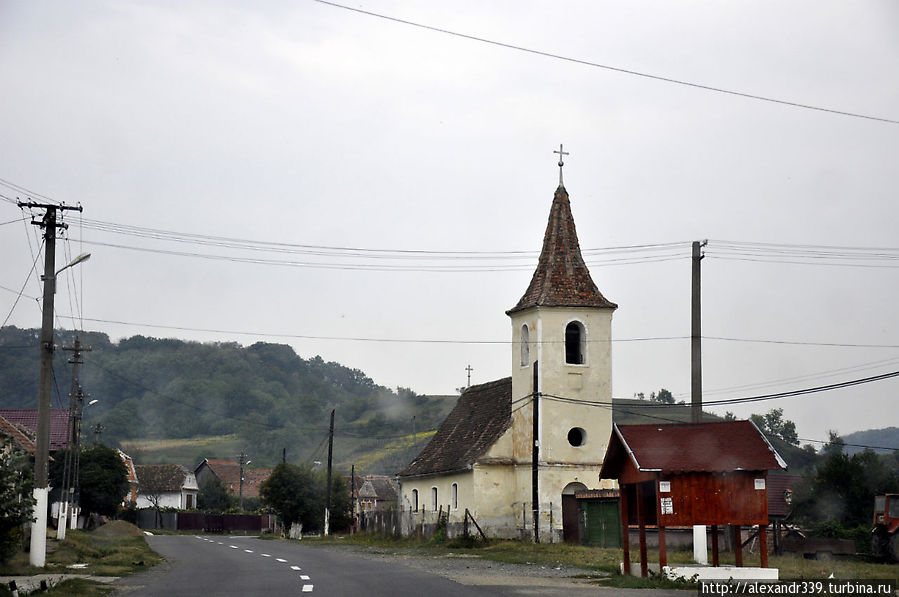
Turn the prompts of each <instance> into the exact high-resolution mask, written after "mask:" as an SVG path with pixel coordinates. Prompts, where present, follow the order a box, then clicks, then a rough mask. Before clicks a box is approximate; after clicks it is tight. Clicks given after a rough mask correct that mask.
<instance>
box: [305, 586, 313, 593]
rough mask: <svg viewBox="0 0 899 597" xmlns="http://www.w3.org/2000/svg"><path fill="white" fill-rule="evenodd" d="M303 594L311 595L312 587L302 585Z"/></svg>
mask: <svg viewBox="0 0 899 597" xmlns="http://www.w3.org/2000/svg"><path fill="white" fill-rule="evenodd" d="M303 592H304V593H311V592H312V585H303Z"/></svg>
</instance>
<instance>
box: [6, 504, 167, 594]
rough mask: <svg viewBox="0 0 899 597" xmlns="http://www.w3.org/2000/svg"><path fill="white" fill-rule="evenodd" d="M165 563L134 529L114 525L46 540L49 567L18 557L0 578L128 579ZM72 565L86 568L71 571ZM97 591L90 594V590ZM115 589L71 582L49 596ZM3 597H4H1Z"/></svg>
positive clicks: (123, 523) (123, 525) (128, 525)
mask: <svg viewBox="0 0 899 597" xmlns="http://www.w3.org/2000/svg"><path fill="white" fill-rule="evenodd" d="M160 562H162V558H161V557H160V556H159V555H157V554H156V553H155V552H153V551H152V550H151V549H150V547H149V546H148V545H147V542H146V541H145V540H144V535H143V533H142V532H141V531H140V529H138V528H137V527H135V526H134V525H131V524H129V523H127V522H122V521H114V522H110V523H107V524H105V525H103V526H102V527H99V528H97V529H95V530H92V531H81V530H74V531H68V532H67V533H66V538H65V539H64V540H62V541H57V540H56V539H55V538H49V537H48V540H47V563H46V566H45V567H43V568H35V567H33V566H31V565H30V564H29V562H28V554H26V553H24V552H22V553H18V554H16V555H15V556H14V557H13V558H11V559H10V560H9V561H8V562H6V563H4V564H0V576H31V575H35V574H88V575H92V576H127V575H129V574H133V573H134V572H139V571H142V570H146V569H147V568H148V567H151V566H155V565H156V564H158V563H160ZM73 564H85V566H79V567H78V568H69V566H71V565H73ZM89 586H90V587H96V588H92V589H90V592H89V591H88V590H87V587H89ZM111 590H112V587H109V586H108V585H103V584H102V583H98V582H94V581H89V580H84V579H72V580H70V581H66V582H64V583H60V584H59V585H57V586H56V587H53V589H51V590H50V591H49V592H48V593H46V594H50V595H88V596H90V595H105V594H107V593H108V592H110V591H111ZM0 595H2V593H0Z"/></svg>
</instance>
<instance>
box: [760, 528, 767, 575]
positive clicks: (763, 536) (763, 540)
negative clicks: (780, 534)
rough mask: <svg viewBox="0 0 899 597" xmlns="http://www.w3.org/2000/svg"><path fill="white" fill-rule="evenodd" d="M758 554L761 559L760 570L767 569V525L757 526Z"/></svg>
mask: <svg viewBox="0 0 899 597" xmlns="http://www.w3.org/2000/svg"><path fill="white" fill-rule="evenodd" d="M759 554H760V555H761V557H762V568H767V567H768V525H766V524H760V525H759Z"/></svg>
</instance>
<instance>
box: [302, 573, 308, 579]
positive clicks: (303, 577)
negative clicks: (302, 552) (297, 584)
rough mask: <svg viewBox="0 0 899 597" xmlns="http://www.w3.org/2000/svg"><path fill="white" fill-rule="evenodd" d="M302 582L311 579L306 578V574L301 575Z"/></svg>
mask: <svg viewBox="0 0 899 597" xmlns="http://www.w3.org/2000/svg"><path fill="white" fill-rule="evenodd" d="M300 580H309V577H308V576H306V575H305V574H301V575H300Z"/></svg>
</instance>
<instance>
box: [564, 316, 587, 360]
mask: <svg viewBox="0 0 899 597" xmlns="http://www.w3.org/2000/svg"><path fill="white" fill-rule="evenodd" d="M586 349H587V331H586V330H585V329H584V324H582V323H581V322H580V321H572V322H571V323H569V324H568V325H567V326H565V362H566V363H568V364H570V365H583V364H584V363H585V362H586V359H585V356H586V352H587V350H586Z"/></svg>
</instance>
